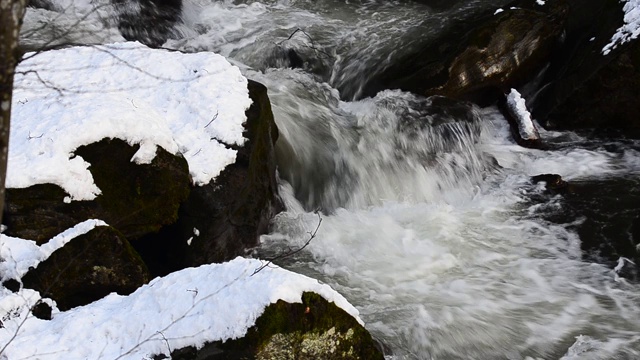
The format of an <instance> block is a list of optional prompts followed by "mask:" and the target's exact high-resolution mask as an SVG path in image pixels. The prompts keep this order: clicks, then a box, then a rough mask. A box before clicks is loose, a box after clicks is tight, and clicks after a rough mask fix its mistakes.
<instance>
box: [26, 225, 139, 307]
mask: <svg viewBox="0 0 640 360" xmlns="http://www.w3.org/2000/svg"><path fill="white" fill-rule="evenodd" d="M148 281H149V273H148V270H147V268H146V266H145V264H144V262H143V261H142V259H141V258H140V256H139V255H138V253H137V252H136V251H135V250H134V249H133V247H132V246H131V244H129V242H128V241H127V239H126V238H125V237H124V235H122V233H120V232H119V231H117V230H116V229H114V228H112V227H109V226H99V227H96V228H94V229H93V230H91V231H89V232H88V233H86V234H84V235H80V236H78V237H76V238H74V239H72V240H71V241H70V242H68V243H67V244H65V245H64V246H63V247H62V248H60V249H58V250H56V251H54V252H53V254H51V256H50V257H49V258H48V259H47V260H45V261H43V262H41V263H40V264H39V265H38V267H37V268H35V269H31V270H30V271H29V272H28V273H27V274H26V275H25V276H24V277H23V278H22V282H23V284H24V286H25V287H27V288H30V289H34V290H37V291H39V292H40V294H41V295H42V296H43V297H48V298H51V299H53V300H55V301H56V303H57V305H58V308H59V309H60V310H67V309H70V308H72V307H75V306H80V305H86V304H89V303H91V302H93V301H95V300H98V299H100V298H102V297H104V296H106V295H108V294H109V293H111V292H117V293H118V294H121V295H127V294H130V293H132V292H133V291H135V290H136V289H137V288H138V287H140V286H142V285H143V284H145V283H147V282H148Z"/></svg>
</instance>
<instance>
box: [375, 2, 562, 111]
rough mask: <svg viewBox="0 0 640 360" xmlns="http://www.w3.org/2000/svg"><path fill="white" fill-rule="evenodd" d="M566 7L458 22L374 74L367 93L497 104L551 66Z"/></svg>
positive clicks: (492, 15) (488, 15)
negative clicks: (399, 92) (393, 92)
mask: <svg viewBox="0 0 640 360" xmlns="http://www.w3.org/2000/svg"><path fill="white" fill-rule="evenodd" d="M530 2H531V3H533V2H532V1H530ZM542 9H546V7H542ZM563 9H564V7H562V6H560V5H557V6H556V7H554V11H549V12H542V11H538V10H530V9H525V8H518V9H509V10H505V11H503V12H501V13H499V14H496V15H494V14H493V12H491V13H483V14H482V15H479V16H478V17H476V18H473V19H472V21H465V22H464V23H455V24H453V25H452V26H450V28H449V29H448V30H445V31H444V32H443V34H442V35H441V36H440V37H439V38H438V39H436V40H434V41H430V42H429V43H428V44H426V45H425V46H423V47H422V48H421V49H419V50H418V51H416V52H414V53H412V54H410V55H408V56H405V57H404V58H402V59H399V60H398V61H397V62H396V63H395V64H394V65H393V66H391V67H389V68H388V69H386V70H384V71H383V72H382V73H381V74H378V75H375V76H374V77H373V78H372V79H371V81H370V82H369V84H367V85H366V86H365V91H364V94H365V95H367V96H371V95H374V94H375V93H377V92H378V91H379V90H383V89H395V88H397V89H402V90H405V91H411V92H414V93H417V94H423V95H434V94H439V95H444V96H449V97H454V98H459V99H465V100H471V101H475V102H477V103H479V104H488V103H492V102H495V101H496V100H498V99H499V98H500V97H501V94H502V93H503V92H505V90H507V89H509V88H512V87H517V86H518V85H521V84H524V83H526V82H527V81H529V80H531V79H532V78H533V77H534V76H535V75H536V74H537V73H538V72H539V71H540V70H541V69H542V68H543V67H544V65H546V60H547V58H548V56H549V54H550V53H551V50H552V49H553V48H554V47H555V46H556V44H557V42H558V39H559V38H560V35H561V33H562V30H563V27H562V25H563V23H564V16H565V11H564V10H563Z"/></svg>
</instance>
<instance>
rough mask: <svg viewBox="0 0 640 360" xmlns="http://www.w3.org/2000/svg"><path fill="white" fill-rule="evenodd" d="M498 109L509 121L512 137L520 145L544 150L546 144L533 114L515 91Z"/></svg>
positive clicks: (499, 102)
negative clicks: (532, 117)
mask: <svg viewBox="0 0 640 360" xmlns="http://www.w3.org/2000/svg"><path fill="white" fill-rule="evenodd" d="M498 109H500V112H501V113H502V115H503V116H504V118H505V119H507V122H508V123H509V128H510V130H511V137H513V139H514V140H515V141H516V143H518V145H520V146H522V147H526V148H530V149H543V148H545V147H546V146H545V144H544V143H543V141H542V139H541V138H540V134H539V132H538V129H537V128H536V126H535V124H534V123H533V120H532V119H531V114H530V113H529V111H528V110H527V108H526V106H525V100H524V99H523V98H522V97H521V96H520V93H518V92H517V91H516V90H515V89H511V92H510V93H509V94H508V95H506V96H504V97H503V98H502V99H501V100H499V101H498Z"/></svg>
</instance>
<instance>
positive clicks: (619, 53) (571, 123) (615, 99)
mask: <svg viewBox="0 0 640 360" xmlns="http://www.w3.org/2000/svg"><path fill="white" fill-rule="evenodd" d="M567 2H568V3H569V6H570V10H569V12H568V19H567V22H566V26H565V34H566V36H565V37H564V41H563V43H562V46H560V47H558V48H556V49H555V50H554V52H553V54H552V56H551V57H550V65H549V68H548V70H547V71H546V72H545V75H544V77H543V79H542V80H541V82H540V83H539V84H537V86H535V87H532V88H531V89H530V91H529V93H528V94H526V95H527V99H528V103H529V105H530V106H531V109H532V113H533V114H534V116H535V117H536V119H538V120H539V121H541V122H542V124H543V125H544V126H545V127H547V128H552V129H580V128H598V129H603V130H604V129H619V130H622V131H624V134H625V135H627V136H630V137H636V138H638V137H640V120H639V119H638V117H637V116H636V114H637V113H638V110H640V105H639V104H640V102H639V100H640V95H639V92H638V90H637V89H638V88H639V85H640V72H639V69H640V68H639V66H640V47H639V46H638V45H637V41H632V42H631V43H629V44H623V45H621V46H619V47H618V48H616V49H615V50H613V51H612V52H611V53H610V54H608V55H603V53H602V49H603V48H604V47H605V45H607V44H608V43H609V42H610V40H611V37H612V35H613V34H614V33H615V32H616V30H617V29H618V28H619V27H621V26H622V24H623V15H624V13H623V11H622V6H623V5H624V2H620V1H617V0H568V1H567ZM603 130H598V131H603Z"/></svg>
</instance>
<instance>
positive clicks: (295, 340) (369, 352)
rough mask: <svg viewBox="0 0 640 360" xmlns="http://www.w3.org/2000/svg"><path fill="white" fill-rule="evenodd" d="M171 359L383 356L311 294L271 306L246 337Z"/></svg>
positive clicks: (352, 359)
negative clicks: (300, 298)
mask: <svg viewBox="0 0 640 360" xmlns="http://www.w3.org/2000/svg"><path fill="white" fill-rule="evenodd" d="M171 358H172V359H175V360H195V359H198V360H223V359H256V360H269V359H281V360H314V359H324V360H334V359H335V360H337V359H346V360H356V359H360V360H376V359H380V360H381V359H383V358H384V356H383V354H382V353H381V351H380V350H379V348H378V344H377V343H376V342H375V341H374V340H373V338H372V337H371V335H370V334H369V332H367V331H366V330H365V328H364V327H363V326H362V325H360V324H359V323H358V322H357V321H356V320H355V319H354V318H353V317H351V316H350V315H349V314H347V313H346V312H345V311H344V310H342V309H341V308H339V307H338V306H336V305H335V304H334V303H332V302H328V301H327V300H325V299H324V298H323V297H321V296H320V295H317V294H315V293H311V292H305V293H303V294H302V303H299V304H298V303H287V302H284V301H282V300H279V301H278V302H276V303H274V304H271V305H269V306H268V307H267V308H266V309H265V311H264V313H263V314H262V315H261V316H260V317H259V318H258V319H257V320H256V323H255V325H254V326H252V327H251V328H250V329H249V331H248V332H247V334H246V335H245V336H244V337H242V338H240V339H235V340H228V341H226V342H219V341H218V342H214V343H209V344H207V345H205V346H204V347H203V348H201V349H199V350H198V349H196V348H194V347H188V348H183V349H178V350H176V351H174V352H172V353H171Z"/></svg>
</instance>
